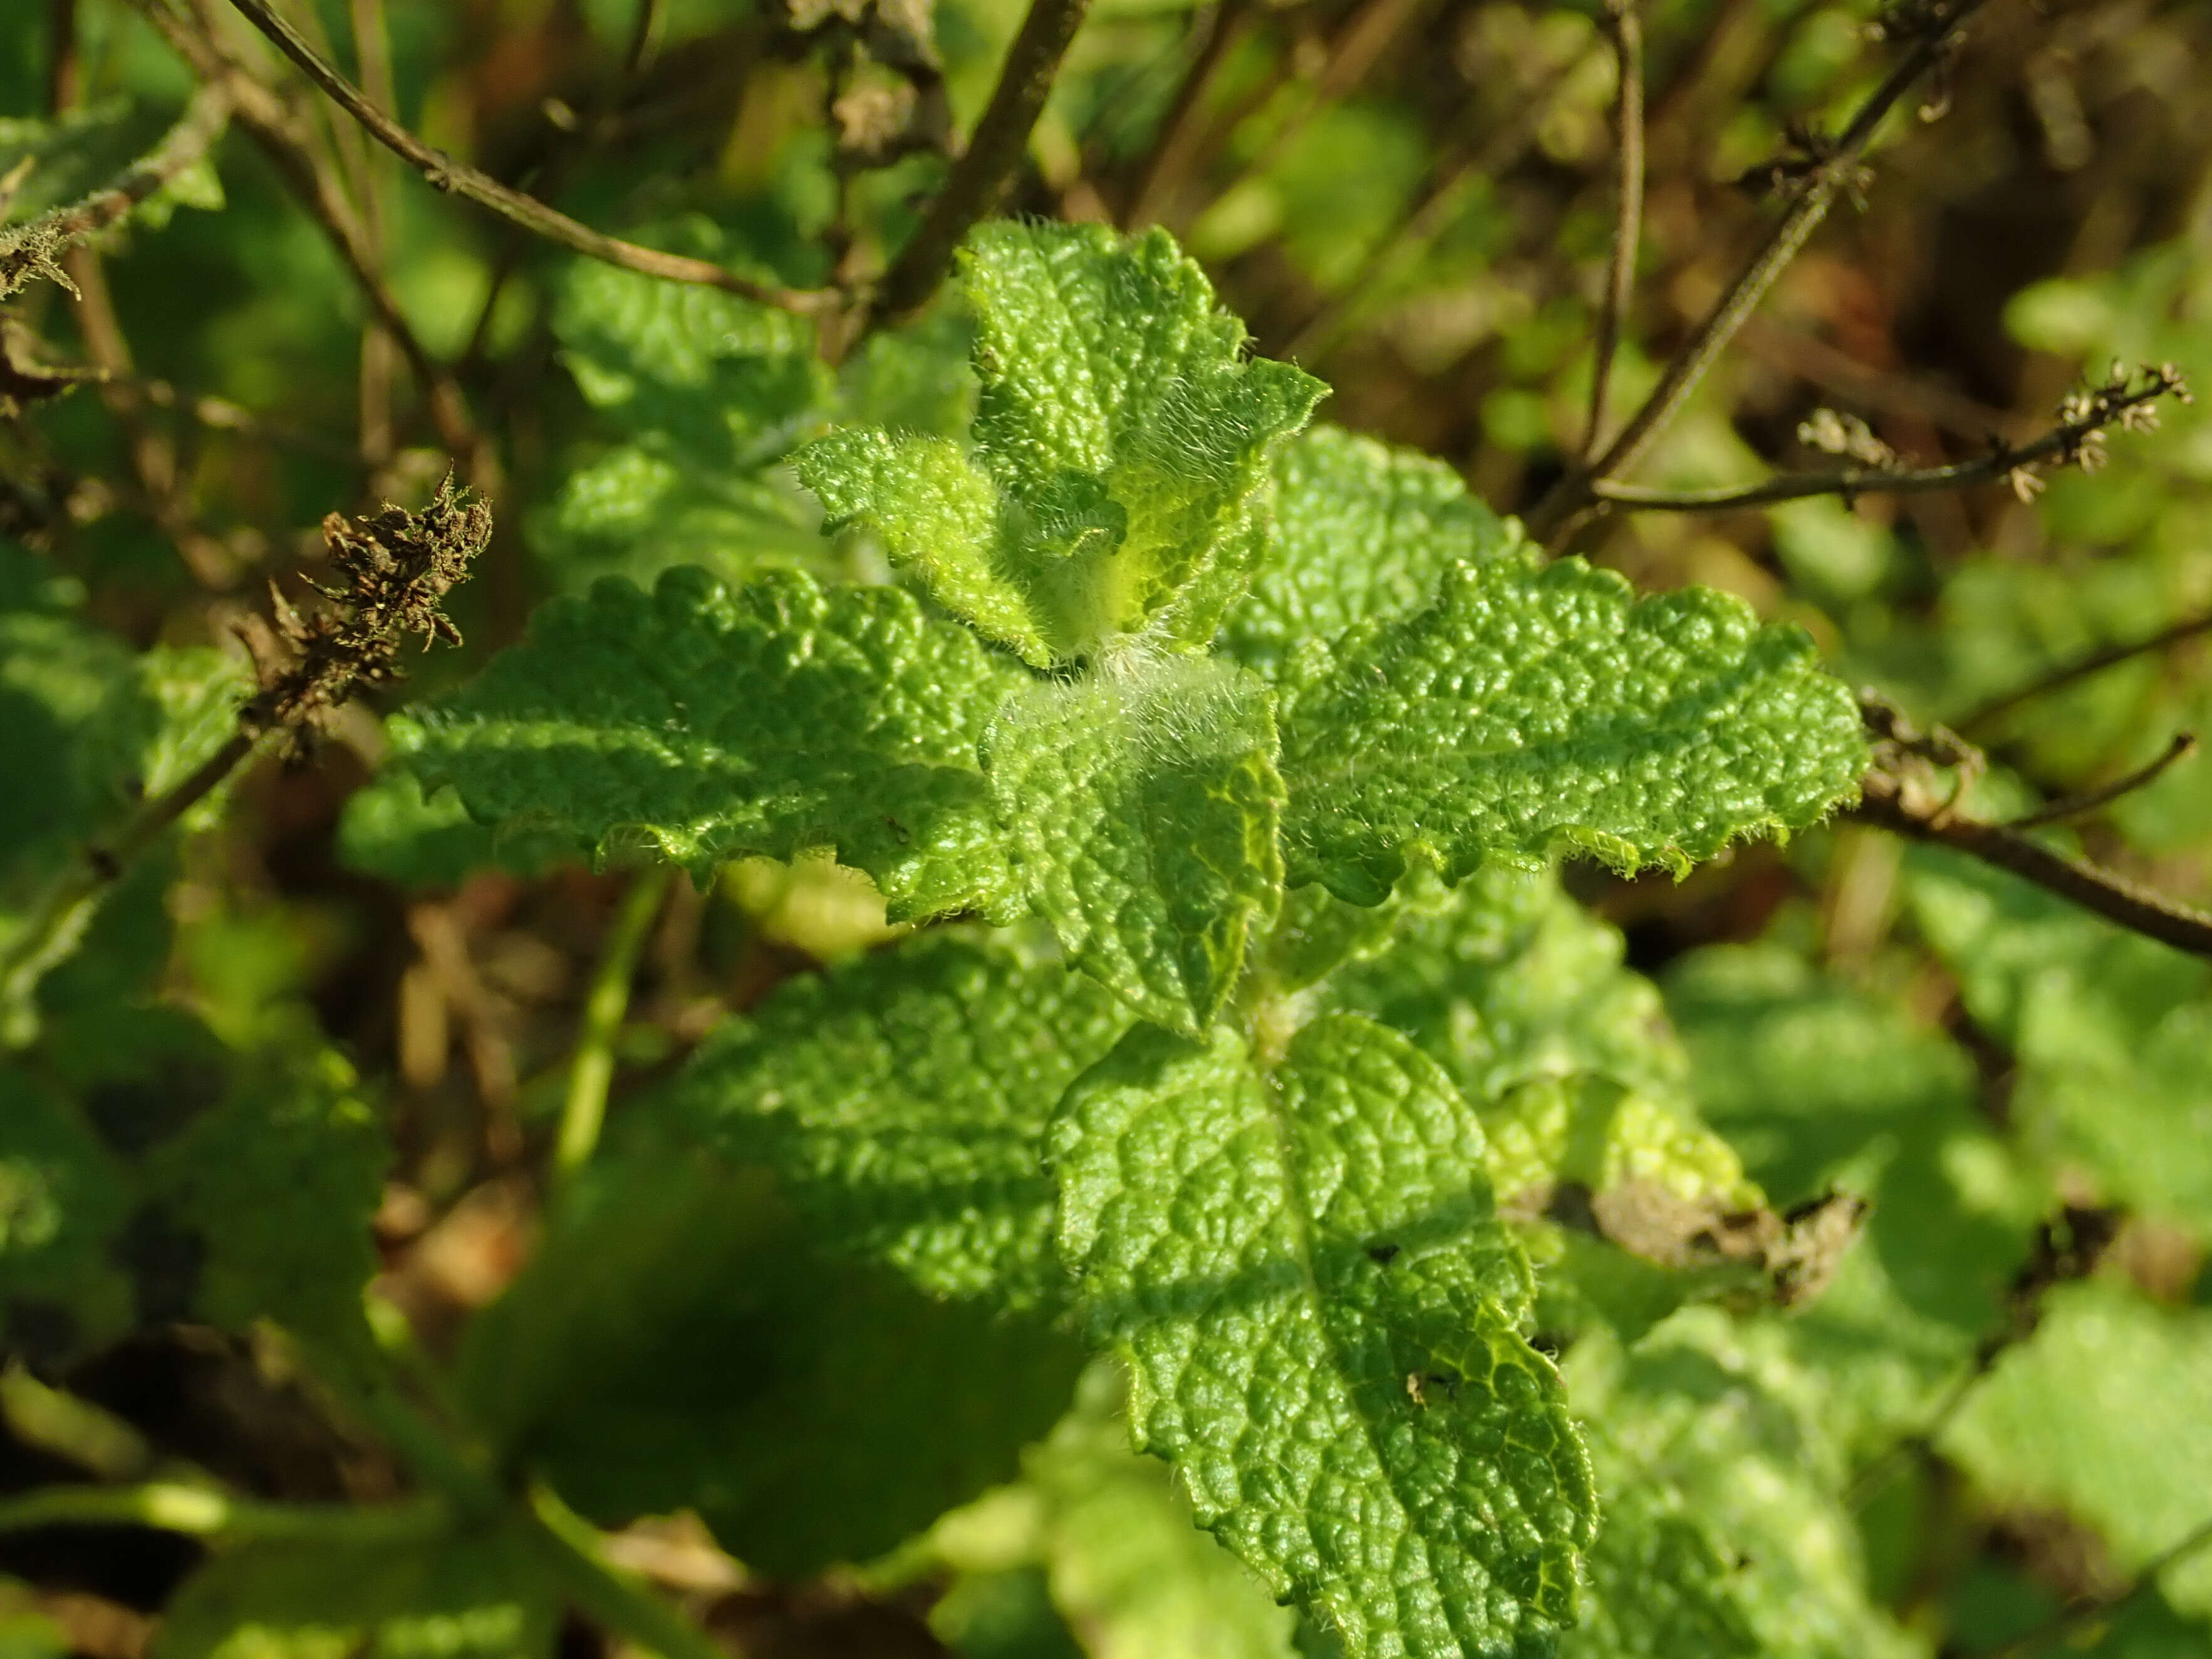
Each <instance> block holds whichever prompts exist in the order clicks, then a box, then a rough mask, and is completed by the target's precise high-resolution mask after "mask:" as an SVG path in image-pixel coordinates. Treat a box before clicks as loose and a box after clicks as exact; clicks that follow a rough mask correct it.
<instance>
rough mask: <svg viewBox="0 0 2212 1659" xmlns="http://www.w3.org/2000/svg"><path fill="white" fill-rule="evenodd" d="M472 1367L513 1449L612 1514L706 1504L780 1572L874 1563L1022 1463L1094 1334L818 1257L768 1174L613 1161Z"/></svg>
mask: <svg viewBox="0 0 2212 1659" xmlns="http://www.w3.org/2000/svg"><path fill="white" fill-rule="evenodd" d="M578 1198H579V1200H580V1201H579V1202H577V1203H574V1204H572V1205H570V1206H568V1208H567V1210H566V1212H564V1215H563V1217H562V1219H561V1220H560V1222H559V1223H558V1225H556V1227H555V1229H554V1230H553V1231H551V1232H550V1235H549V1236H548V1237H547V1238H546V1240H545V1242H544V1245H543V1246H542V1247H541V1248H540V1249H539V1252H538V1255H537V1256H536V1257H535V1258H534V1259H533V1260H532V1262H531V1264H530V1266H529V1267H527V1268H526V1269H525V1270H524V1272H523V1273H522V1275H521V1276H520V1278H519V1279H517V1280H516V1281H515V1283H514V1284H513V1286H512V1287H511V1288H510V1289H509V1290H508V1291H507V1294H506V1295H505V1296H504V1297H502V1298H501V1300H500V1301H499V1302H497V1303H495V1304H493V1306H492V1307H490V1308H489V1309H488V1310H486V1311H485V1312H484V1313H483V1315H481V1316H478V1317H477V1320H476V1321H475V1322H474V1323H473V1324H471V1327H470V1328H469V1332H468V1335H467V1338H466V1341H465V1346H464V1348H463V1351H462V1355H461V1364H460V1381H461V1389H462V1393H463V1395H464V1396H465V1399H466V1400H467V1401H468V1403H469V1405H470V1407H471V1411H472V1413H474V1419H475V1420H476V1421H477V1423H478V1424H480V1425H483V1430H484V1431H485V1432H486V1433H487V1434H488V1435H489V1437H490V1438H491V1440H492V1442H493V1443H494V1448H495V1451H496V1452H497V1454H498V1455H500V1456H501V1459H502V1460H503V1462H505V1464H506V1465H507V1467H509V1468H514V1469H516V1470H518V1471H520V1470H525V1469H526V1470H529V1471H531V1472H533V1473H536V1474H541V1475H543V1476H544V1477H546V1478H548V1479H550V1480H551V1481H552V1482H553V1484H554V1486H556V1489H557V1490H558V1491H559V1492H561V1494H562V1497H563V1498H565V1499H566V1500H567V1501H568V1502H569V1503H570V1504H574V1506H575V1507H576V1508H577V1509H578V1510H581V1511H582V1512H583V1513H585V1514H586V1515H587V1516H590V1517H591V1518H592V1520H593V1521H595V1522H599V1523H601V1524H603V1525H606V1526H623V1525H627V1524H628V1523H629V1522H631V1521H633V1520H635V1518H636V1517H637V1516H641V1515H661V1514H665V1513H667V1512H669V1511H671V1510H678V1509H692V1510H696V1511H697V1512H698V1514H699V1516H700V1517H701V1518H702V1520H704V1521H705V1522H707V1524H708V1527H710V1528H713V1530H714V1534H715V1536H716V1537H717V1538H718V1539H719V1540H720V1541H721V1542H722V1544H723V1545H724V1547H726V1548H727V1549H729V1550H730V1551H731V1553H733V1554H735V1555H736V1556H737V1557H738V1559H740V1560H743V1561H744V1562H745V1563H746V1565H749V1566H750V1567H752V1568H754V1569H756V1570H757V1571H761V1572H763V1573H766V1574H769V1575H773V1576H778V1577H794V1578H796V1577H806V1576H809V1575H811V1574H813V1573H816V1572H818V1571H821V1570H822V1569H823V1567H824V1566H827V1565H830V1564H831V1563H834V1562H838V1561H860V1560H866V1559H871V1558H872V1557H874V1556H876V1555H878V1554H880V1553H882V1552H884V1550H887V1549H889V1548H890V1547H892V1546H893V1545H895V1544H896V1543H898V1542H899V1541H901V1540H902V1539H904V1538H906V1537H908V1536H909V1535H911V1534H914V1533H915V1532H917V1531H919V1530H920V1529H921V1528H923V1527H925V1526H927V1525H928V1524H929V1522H931V1521H933V1519H935V1518H936V1517H937V1516H939V1514H941V1513H943V1512H944V1511H945V1510H946V1509H948V1508H950V1507H951V1506H952V1505H953V1504H963V1503H966V1502H967V1501H969V1499H970V1498H974V1497H975V1494H976V1493H977V1492H980V1491H981V1490H982V1489H983V1488H985V1487H986V1486H990V1485H993V1484H994V1483H996V1482H999V1481H1003V1480H1009V1479H1011V1478H1012V1476H1013V1475H1014V1474H1015V1473H1016V1471H1017V1468H1018V1459H1019V1456H1020V1452H1021V1448H1022V1447H1023V1445H1024V1444H1025V1443H1027V1442H1029V1441H1030V1440H1032V1439H1034V1438H1035V1437H1036V1436H1038V1435H1039V1434H1042V1432H1044V1431H1045V1430H1046V1429H1048V1428H1049V1427H1050V1426H1051V1425H1052V1424H1053V1423H1054V1421H1055V1420H1057V1419H1058V1418H1059V1417H1060V1414H1061V1413H1063V1412H1064V1411H1065V1410H1066V1407H1067V1401H1068V1398H1069V1396H1070V1395H1071V1394H1072V1392H1073V1389H1074V1385H1075V1379H1076V1377H1077V1376H1078V1374H1079V1371H1080V1370H1081V1368H1082V1364H1083V1354H1082V1350H1081V1345H1080V1344H1079V1343H1078V1342H1076V1341H1075V1340H1073V1339H1072V1338H1071V1337H1069V1336H1068V1335H1066V1334H1065V1333H1062V1332H1060V1331H1058V1330H1055V1329H1054V1328H1052V1327H1051V1326H1050V1325H1048V1323H1047V1322H1045V1321H1044V1320H1043V1319H1042V1317H1041V1316H1026V1317H1025V1316H1018V1315H1010V1314H1007V1313H1005V1312H1003V1311H1001V1310H997V1309H994V1308H993V1307H991V1306H989V1305H987V1304H983V1303H979V1302H974V1301H954V1300H947V1299H943V1298H939V1297H933V1296H929V1295H926V1294H924V1293H923V1292H922V1291H920V1290H918V1289H916V1288H915V1285H913V1284H912V1283H910V1282H909V1281H908V1279H905V1278H903V1277H902V1276H901V1275H899V1274H897V1273H893V1272H891V1271H890V1270H888V1269H885V1268H882V1267H872V1266H870V1265H868V1264H865V1263H860V1262H855V1261H849V1260H847V1261H834V1260H831V1259H829V1258H828V1257H826V1256H824V1255H823V1254H821V1253H820V1252H819V1251H818V1250H817V1249H816V1247H815V1245H814V1243H813V1242H812V1239H811V1234H810V1230H809V1229H808V1228H807V1227H805V1225H803V1224H801V1223H800V1221H799V1218H797V1216H795V1215H794V1214H793V1212H792V1211H791V1210H790V1209H789V1208H787V1206H784V1205H783V1204H782V1203H781V1202H780V1201H779V1200H778V1199H777V1196H776V1194H775V1191H774V1189H773V1188H771V1187H770V1185H769V1182H767V1181H766V1180H765V1179H764V1178H763V1177H762V1176H761V1175H760V1172H758V1171H752V1172H747V1173H737V1174H733V1173H732V1172H730V1171H728V1170H724V1169H721V1168H720V1167H719V1166H717V1165H715V1164H713V1163H711V1162H710V1161H708V1160H706V1159H703V1158H696V1157H691V1156H687V1155H683V1154H671V1153H666V1152H650V1151H643V1152H630V1153H629V1154H627V1155H623V1156H618V1157H617V1158H611V1159H607V1160H603V1161H602V1162H601V1163H599V1164H594V1165H593V1166H592V1169H591V1170H590V1171H589V1173H588V1176H587V1179H586V1184H585V1185H583V1186H582V1187H580V1188H579V1189H578Z"/></svg>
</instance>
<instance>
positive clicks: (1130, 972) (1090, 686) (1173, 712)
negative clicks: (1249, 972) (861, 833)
mask: <svg viewBox="0 0 2212 1659" xmlns="http://www.w3.org/2000/svg"><path fill="white" fill-rule="evenodd" d="M983 755H984V765H985V769H987V771H988V773H989V775H990V780H991V790H992V793H993V794H994V796H995V797H996V798H997V800H998V803H999V812H1000V817H1001V819H1002V820H1003V821H1004V822H1005V823H1006V827H1007V832H1008V836H1009V839H1010V841H1011V842H1012V848H1013V854H1014V860H1015V862H1016V865H1017V866H1018V874H1019V876H1020V878H1021V881H1022V884H1023V886H1024V890H1025V891H1026V892H1027V894H1028V895H1029V898H1030V903H1031V904H1032V905H1033V906H1034V907H1035V908H1036V909H1038V910H1039V911H1041V912H1042V913H1043V915H1045V916H1046V917H1047V918H1048V920H1049V921H1051V923H1052V925H1053V928H1054V932H1056V933H1058V934H1059V935H1060V943H1061V945H1063V946H1064V947H1065V948H1066V951H1067V953H1068V955H1069V957H1071V958H1072V959H1073V961H1074V963H1076V965H1077V966H1079V967H1080V968H1082V969H1084V970H1085V972H1087V973H1089V974H1091V975H1093V976H1095V977H1096V978H1097V979H1098V980H1099V981H1101V982H1102V983H1103V984H1104V985H1105V986H1106V987H1108V988H1109V989H1110V990H1112V991H1113V992H1114V993H1115V994H1116V995H1118V996H1120V997H1121V998H1122V999H1123V1000H1126V1001H1127V1003H1128V1005H1129V1006H1131V1007H1132V1008H1133V1009H1135V1010H1136V1011H1137V1012H1139V1013H1140V1014H1142V1015H1143V1016H1144V1017H1145V1018H1147V1019H1150V1020H1153V1021H1155V1022H1157V1023H1158V1024H1162V1025H1166V1026H1169V1027H1170V1028H1172V1029H1174V1030H1180V1031H1182V1032H1184V1033H1185V1034H1186V1035H1195V1034H1196V1033H1197V1032H1198V1031H1200V1030H1203V1029H1204V1028H1205V1026H1206V1024H1208V1023H1209V1022H1210V1021H1211V1020H1212V1018H1213V1016H1214V1013H1215V1012H1216V1011H1217V1010H1218V1009H1219V1007H1220V1006H1221V1004H1222V1000H1223V999H1224V998H1225V997H1226V996H1227V995H1228V994H1229V989H1230V987H1231V985H1232V984H1234V983H1235V981H1236V978H1237V970H1238V969H1240V968H1241V967H1242V966H1243V961H1244V950H1245V945H1246V942H1247V940H1248V939H1249V937H1250V936H1251V934H1252V933H1253V932H1254V931H1255V929H1263V928H1265V927H1267V925H1268V923H1270V922H1271V921H1273V919H1274V915H1275V910H1276V907H1277V905H1278V904H1279V902H1280V899H1281V895H1282V883H1283V869H1282V855H1281V854H1280V853H1279V851H1277V848H1276V824H1277V822H1278V819H1279V814H1280V813H1281V811H1282V794H1283V787H1282V781H1281V779H1280V778H1279V777H1278V776H1277V775H1276V772H1275V764H1274V757H1275V725H1274V707H1273V697H1272V696H1270V695H1269V693H1268V691H1267V687H1266V685H1265V684H1263V683H1262V682H1261V680H1260V678H1259V677H1258V676H1256V675H1255V674H1252V673H1250V672H1249V671H1245V670H1243V669H1240V668H1237V667H1236V666H1234V665H1231V664H1227V663H1220V662H1204V661H1198V662H1194V661H1189V660H1187V659H1178V658H1170V659H1167V660H1165V661H1164V662H1160V663H1157V664H1153V665H1149V666H1148V667H1147V668H1146V670H1144V671H1141V672H1140V673H1139V674H1137V675H1133V676H1130V677H1127V678H1125V677H1122V676H1120V675H1102V676H1100V677H1097V678H1091V679H1085V680H1079V681H1074V682H1068V683H1061V682H1045V683H1042V684H1034V685H1031V686H1029V687H1027V688H1025V689H1024V690H1023V691H1022V692H1021V693H1020V694H1018V696H1014V697H1012V698H1011V699H1009V700H1008V702H1007V703H1006V707H1005V708H1003V709H1002V710H1001V711H1000V714H999V717H998V718H997V719H996V720H994V721H993V722H992V725H991V729H990V732H989V734H988V736H987V738H986V739H985V741H984V745H983Z"/></svg>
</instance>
